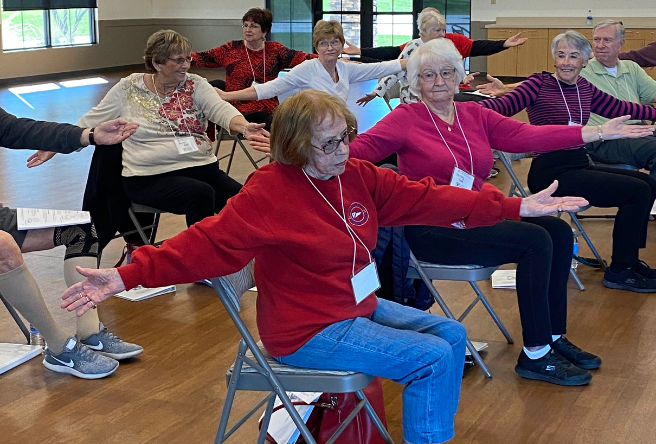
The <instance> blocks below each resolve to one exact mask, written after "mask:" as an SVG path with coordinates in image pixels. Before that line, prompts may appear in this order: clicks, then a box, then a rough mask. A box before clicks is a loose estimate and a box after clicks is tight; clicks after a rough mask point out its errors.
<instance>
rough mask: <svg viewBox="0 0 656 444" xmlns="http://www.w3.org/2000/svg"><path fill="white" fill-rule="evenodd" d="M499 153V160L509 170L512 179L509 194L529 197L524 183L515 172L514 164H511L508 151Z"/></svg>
mask: <svg viewBox="0 0 656 444" xmlns="http://www.w3.org/2000/svg"><path fill="white" fill-rule="evenodd" d="M497 152H498V153H499V160H501V163H502V164H503V166H504V168H505V169H506V171H508V174H509V175H510V178H511V179H512V182H513V184H512V186H511V187H510V191H509V192H508V196H517V195H518V197H528V193H527V192H526V190H525V189H524V186H523V185H522V183H521V182H520V181H519V178H518V177H517V175H516V174H515V171H514V170H513V168H512V165H511V164H510V158H509V156H508V153H504V152H503V151H498V150H497Z"/></svg>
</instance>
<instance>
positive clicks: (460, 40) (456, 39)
mask: <svg viewBox="0 0 656 444" xmlns="http://www.w3.org/2000/svg"><path fill="white" fill-rule="evenodd" d="M444 37H446V38H447V39H449V40H451V41H452V42H453V44H454V45H455V47H456V49H457V50H458V52H459V53H460V55H461V56H462V57H463V58H466V57H469V54H470V53H471V48H472V44H473V43H474V41H473V40H472V39H470V38H468V37H466V36H464V35H462V34H451V33H449V34H445V35H444Z"/></svg>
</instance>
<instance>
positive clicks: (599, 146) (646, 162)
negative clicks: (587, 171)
mask: <svg viewBox="0 0 656 444" xmlns="http://www.w3.org/2000/svg"><path fill="white" fill-rule="evenodd" d="M585 149H586V150H588V153H590V157H591V158H592V160H594V161H599V162H602V163H626V164H629V165H633V166H635V167H638V168H646V169H648V170H649V175H650V176H651V177H654V178H656V168H655V165H654V164H655V163H656V137H654V136H647V137H640V138H639V139H617V140H606V141H604V142H592V143H588V144H587V145H585Z"/></svg>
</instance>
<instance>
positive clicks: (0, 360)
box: [0, 343, 43, 374]
mask: <svg viewBox="0 0 656 444" xmlns="http://www.w3.org/2000/svg"><path fill="white" fill-rule="evenodd" d="M41 352H43V349H42V348H41V347H40V346H38V345H25V344H5V343H3V344H0V374H2V373H4V372H6V371H9V370H11V369H12V368H14V367H18V366H19V365H21V364H22V363H23V362H26V361H29V360H30V359H32V358H33V357H35V356H39V355H40V354H41Z"/></svg>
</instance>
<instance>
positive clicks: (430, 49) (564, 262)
mask: <svg viewBox="0 0 656 444" xmlns="http://www.w3.org/2000/svg"><path fill="white" fill-rule="evenodd" d="M464 75H465V74H464V66H463V62H462V57H461V56H460V54H459V53H458V51H457V50H456V48H455V47H454V45H453V44H452V43H451V42H450V41H448V40H445V39H437V40H432V41H430V42H428V43H425V44H424V45H422V46H421V47H420V48H418V49H417V50H416V51H415V52H414V54H413V56H412V57H411V58H410V60H409V62H408V78H409V83H410V87H411V89H412V90H413V93H415V94H416V95H418V96H419V98H420V101H418V102H415V103H412V104H407V105H406V104H401V105H399V106H398V107H397V108H396V109H394V111H392V112H391V113H389V114H387V115H386V116H385V117H384V118H383V119H382V120H381V121H380V122H378V123H377V124H376V125H375V126H374V127H373V128H371V129H370V130H369V131H367V132H365V133H364V134H361V135H359V136H358V137H357V139H355V141H354V142H353V143H352V144H351V155H352V157H357V158H360V159H366V160H370V161H373V162H376V161H379V160H381V159H384V158H385V157H387V156H389V155H390V154H392V153H395V152H396V153H397V154H398V165H399V168H400V170H401V173H402V174H404V175H406V176H407V177H408V178H410V179H412V180H420V179H423V178H425V177H431V178H433V180H435V182H436V183H438V184H444V185H447V184H451V185H453V186H457V187H463V188H467V189H470V190H472V189H473V190H480V189H481V187H482V186H483V182H484V181H485V179H487V177H488V174H489V172H490V169H491V168H492V163H493V159H492V148H494V149H499V150H503V151H509V152H526V151H531V150H533V149H534V148H535V147H537V146H539V147H540V148H541V149H542V150H545V151H547V150H556V149H562V148H568V147H576V146H581V145H582V144H583V143H584V142H587V141H592V140H596V139H597V137H598V132H597V128H596V127H595V128H590V127H579V126H570V127H567V126H565V127H563V126H532V125H528V124H525V123H522V122H519V121H517V120H514V119H511V118H508V117H503V116H501V115H499V114H497V113H494V112H491V110H488V109H485V108H483V107H481V106H479V105H477V104H475V103H455V102H454V100H453V98H454V94H455V93H457V92H458V84H459V83H460V81H461V80H462V78H463V77H464ZM624 120H626V119H624ZM602 131H603V134H604V137H605V138H607V139H611V138H612V139H617V138H621V137H627V136H631V137H633V136H640V135H645V134H647V133H649V132H650V131H651V128H650V127H644V126H635V127H629V126H628V125H622V124H621V119H614V120H611V121H609V122H608V123H606V125H604V126H603V127H602ZM405 235H406V238H407V240H408V243H409V244H410V248H411V249H412V251H413V252H414V254H415V256H416V257H417V258H418V259H419V260H423V261H427V262H432V263H438V264H451V265H458V264H479V265H484V266H496V265H501V264H506V263H517V264H518V265H517V298H518V301H519V313H520V317H521V321H522V327H523V339H524V349H523V350H522V352H521V353H520V355H519V359H518V362H517V366H516V367H515V371H516V372H517V373H518V374H519V375H520V376H522V377H525V378H530V379H538V380H543V381H547V382H551V383H554V384H560V385H582V384H587V383H588V382H589V381H590V379H591V377H592V376H591V374H590V372H588V371H587V370H589V369H595V368H598V367H599V366H600V365H601V360H600V359H599V358H598V357H597V356H595V355H593V354H591V353H587V352H584V351H583V350H581V349H580V348H578V347H576V346H575V345H573V344H572V343H570V342H569V341H568V340H567V338H565V337H564V336H562V335H564V334H565V330H566V325H567V279H568V275H569V267H570V264H571V260H572V249H573V246H572V243H573V238H572V231H571V229H570V227H569V225H568V224H567V223H565V222H564V221H562V220H560V219H558V218H555V217H539V218H524V219H522V221H505V222H502V223H500V224H496V225H494V226H491V227H481V228H474V229H471V230H456V229H454V228H444V227H433V226H425V225H423V226H422V225H414V226H408V227H406V229H405Z"/></svg>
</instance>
